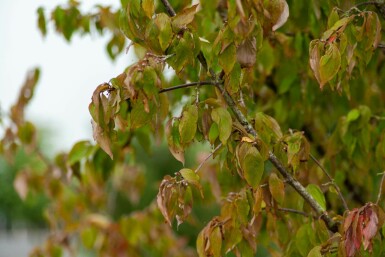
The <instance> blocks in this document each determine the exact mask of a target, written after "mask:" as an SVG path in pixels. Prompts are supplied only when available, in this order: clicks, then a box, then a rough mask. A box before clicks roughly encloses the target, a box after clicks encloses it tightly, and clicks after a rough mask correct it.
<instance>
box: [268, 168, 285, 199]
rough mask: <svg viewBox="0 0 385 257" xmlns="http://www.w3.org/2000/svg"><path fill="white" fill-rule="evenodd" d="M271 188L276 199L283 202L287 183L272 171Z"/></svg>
mask: <svg viewBox="0 0 385 257" xmlns="http://www.w3.org/2000/svg"><path fill="white" fill-rule="evenodd" d="M269 190H270V193H271V195H272V196H273V198H274V200H276V201H277V202H278V203H279V204H283V201H284V199H285V184H284V183H283V181H282V180H281V179H279V178H278V176H277V174H275V173H272V174H271V175H270V177H269Z"/></svg>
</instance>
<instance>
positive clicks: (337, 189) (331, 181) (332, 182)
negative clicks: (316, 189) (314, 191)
mask: <svg viewBox="0 0 385 257" xmlns="http://www.w3.org/2000/svg"><path fill="white" fill-rule="evenodd" d="M309 156H310V158H311V159H312V160H313V161H314V162H315V164H317V166H318V167H319V168H320V169H321V170H322V171H323V173H325V175H326V176H327V177H328V179H329V180H330V183H331V184H332V185H333V187H334V188H335V189H336V191H337V194H338V196H339V198H340V199H341V201H342V204H343V206H344V209H345V211H348V210H349V207H348V204H347V203H346V201H345V198H344V196H343V195H342V193H341V190H340V188H339V186H338V185H337V184H336V183H335V181H334V179H333V178H332V177H331V176H330V174H329V172H328V171H327V170H326V169H325V168H324V167H323V166H322V164H321V163H320V162H319V161H318V160H317V159H316V158H315V157H314V155H312V154H310V155H309Z"/></svg>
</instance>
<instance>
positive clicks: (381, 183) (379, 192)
mask: <svg viewBox="0 0 385 257" xmlns="http://www.w3.org/2000/svg"><path fill="white" fill-rule="evenodd" d="M380 174H382V178H381V182H380V189H379V190H378V195H377V201H376V204H377V205H378V203H379V202H380V199H381V195H382V185H383V184H384V179H385V171H384V172H382V173H380ZM380 174H379V175H380Z"/></svg>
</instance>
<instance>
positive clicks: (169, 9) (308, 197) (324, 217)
mask: <svg viewBox="0 0 385 257" xmlns="http://www.w3.org/2000/svg"><path fill="white" fill-rule="evenodd" d="M161 1H162V3H163V4H164V5H165V7H166V9H167V12H168V13H169V15H170V16H174V15H175V11H174V10H173V9H172V7H171V5H170V3H169V2H168V1H167V0H161ZM197 58H198V60H199V62H200V63H201V64H202V66H203V67H204V68H205V69H206V70H208V71H209V73H210V75H211V77H212V80H213V81H215V86H216V87H217V88H218V90H219V91H220V92H221V93H222V96H223V98H224V99H225V101H226V103H227V105H228V106H229V108H230V109H231V110H232V111H233V113H234V115H235V117H236V118H237V120H238V121H239V122H240V123H241V124H242V126H243V127H244V128H245V129H246V131H247V132H248V133H250V134H251V135H253V136H254V137H256V136H257V132H256V131H255V130H254V128H253V126H252V125H251V124H250V123H249V122H248V120H247V119H246V117H245V116H244V115H243V113H242V112H241V110H240V109H239V108H238V107H237V106H236V104H235V102H234V99H233V98H232V97H231V96H230V94H229V93H228V92H227V91H226V90H225V88H224V86H223V84H222V83H220V82H218V81H217V76H216V74H215V72H214V71H213V70H212V69H208V65H207V62H206V59H205V57H204V55H203V53H202V52H199V54H198V56H197ZM269 160H270V162H271V163H272V164H273V165H274V166H275V168H276V169H277V170H278V171H279V173H281V175H282V176H283V177H284V178H285V179H286V180H287V182H288V184H289V185H291V186H292V187H293V188H294V189H295V190H296V191H297V192H298V193H299V194H300V195H301V196H302V198H303V199H304V200H305V201H306V202H307V203H308V204H309V205H310V206H311V207H312V208H313V210H314V211H315V212H316V214H317V216H319V217H320V218H321V219H322V220H323V221H324V222H325V223H326V226H327V227H328V228H329V230H331V231H333V232H336V231H338V224H337V223H336V222H335V221H333V219H332V218H331V217H330V216H329V214H328V213H327V212H326V211H324V209H323V208H322V207H321V205H320V204H319V203H318V202H317V201H316V200H315V199H314V198H313V197H312V196H311V195H310V194H309V192H307V190H306V189H305V187H304V186H303V185H302V184H301V183H300V182H299V181H298V180H296V179H295V178H294V177H293V176H292V175H291V174H290V173H289V172H288V171H287V170H286V168H285V166H284V165H283V164H282V163H281V161H280V160H279V159H278V158H277V156H276V155H275V154H274V153H273V152H272V151H269Z"/></svg>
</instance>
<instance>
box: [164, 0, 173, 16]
mask: <svg viewBox="0 0 385 257" xmlns="http://www.w3.org/2000/svg"><path fill="white" fill-rule="evenodd" d="M161 1H162V4H163V5H164V7H165V8H166V11H167V13H168V15H170V16H171V17H174V16H175V15H176V12H175V11H174V8H172V6H171V4H170V3H169V2H168V0H161Z"/></svg>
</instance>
